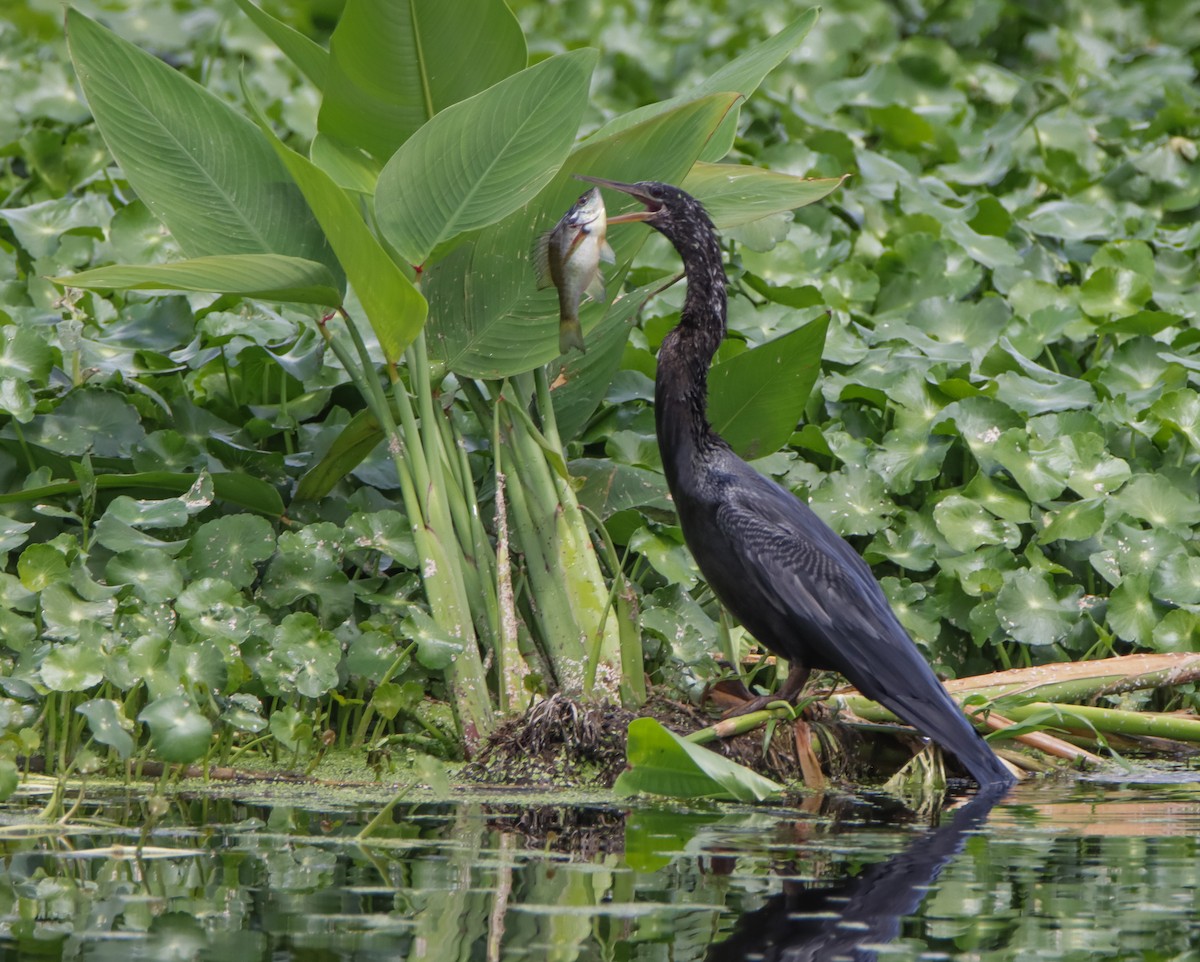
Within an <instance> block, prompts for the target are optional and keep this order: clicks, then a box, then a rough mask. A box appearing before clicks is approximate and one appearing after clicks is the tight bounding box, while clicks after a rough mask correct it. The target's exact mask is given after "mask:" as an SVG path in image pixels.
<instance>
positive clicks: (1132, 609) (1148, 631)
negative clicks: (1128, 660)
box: [1107, 575, 1163, 646]
mask: <svg viewBox="0 0 1200 962" xmlns="http://www.w3.org/2000/svg"><path fill="white" fill-rule="evenodd" d="M1162 615H1163V609H1162V606H1161V605H1158V604H1156V603H1155V602H1154V599H1152V598H1151V597H1150V586H1149V579H1148V578H1147V577H1146V576H1145V575H1131V576H1129V577H1126V578H1125V580H1124V581H1122V582H1121V583H1120V584H1119V585H1118V586H1117V588H1116V590H1114V591H1113V593H1112V594H1111V595H1109V596H1108V616H1107V619H1108V624H1109V627H1111V628H1112V630H1113V631H1115V632H1116V633H1117V635H1118V636H1119V637H1121V638H1123V639H1124V640H1125V641H1132V642H1134V643H1135V644H1138V645H1143V646H1144V645H1149V644H1150V640H1151V638H1152V636H1153V634H1154V628H1155V626H1156V625H1157V624H1158V622H1159V619H1161V618H1162Z"/></svg>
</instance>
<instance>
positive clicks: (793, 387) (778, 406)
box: [708, 317, 829, 458]
mask: <svg viewBox="0 0 1200 962" xmlns="http://www.w3.org/2000/svg"><path fill="white" fill-rule="evenodd" d="M828 328H829V318H828V317H820V318H818V319H817V320H815V321H810V322H809V323H808V324H805V325H804V326H803V327H801V328H798V329H797V330H794V331H791V332H790V333H788V334H784V335H783V336H782V337H777V338H775V340H773V341H768V342H767V343H766V344H760V345H759V346H758V347H755V348H751V349H750V350H749V351H744V352H743V353H741V354H737V355H735V356H734V357H731V358H729V359H728V360H726V361H721V362H720V363H718V364H714V365H713V367H712V370H711V371H710V372H709V375H708V386H709V391H710V395H709V402H708V418H709V420H710V421H711V422H712V425H713V427H714V428H715V429H716V431H717V433H718V434H720V435H721V436H722V437H723V438H725V440H727V441H728V442H729V443H730V445H731V446H732V447H733V449H734V450H735V451H736V452H737V453H738V454H739V455H741V456H742V457H743V458H761V457H764V456H765V455H768V454H772V453H774V452H775V451H778V450H779V449H780V448H781V447H783V445H784V444H785V443H786V442H787V439H788V438H790V437H791V436H792V432H793V431H795V430H796V424H797V422H798V421H799V420H800V417H801V415H802V414H803V413H804V405H805V404H806V403H807V402H808V395H809V392H810V391H812V387H813V385H814V384H815V383H816V381H817V375H818V374H819V373H820V370H821V352H822V351H823V350H824V347H825V333H826V331H827V330H828Z"/></svg>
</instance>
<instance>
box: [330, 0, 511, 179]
mask: <svg viewBox="0 0 1200 962" xmlns="http://www.w3.org/2000/svg"><path fill="white" fill-rule="evenodd" d="M329 50H330V55H331V56H330V63H329V73H328V79H327V82H326V84H325V90H324V93H325V97H324V100H323V102H322V104H321V113H320V115H319V116H318V118H317V129H318V130H319V131H320V132H321V133H322V134H324V135H325V136H327V137H330V138H332V139H333V140H337V141H340V142H342V143H344V144H353V145H354V146H356V147H361V148H362V149H363V150H365V151H367V153H369V154H370V155H371V156H372V157H374V158H375V159H376V160H377V161H378V162H379V163H380V164H383V163H386V162H387V160H388V158H390V157H391V156H392V154H393V153H395V151H396V148H398V147H399V146H400V145H401V144H402V143H404V142H405V141H406V140H408V138H409V137H411V136H412V135H413V134H414V133H415V132H416V131H417V130H418V129H419V128H420V127H421V126H422V125H423V124H424V123H425V122H426V121H427V120H429V119H430V118H431V117H433V116H434V115H435V114H437V113H438V112H439V111H441V110H444V109H445V108H446V107H449V106H450V105H451V104H456V103H458V102H459V101H462V100H465V99H467V98H468V97H471V96H473V95H474V94H477V93H479V92H480V91H481V90H485V89H487V88H488V87H490V86H492V85H493V84H496V83H499V82H500V81H501V80H503V79H504V78H505V77H508V76H509V75H511V74H513V73H516V72H517V71H518V70H521V69H522V68H524V67H525V63H526V52H525V37H524V34H523V33H522V31H521V25H520V24H519V23H518V22H517V19H516V17H514V16H513V14H512V12H511V11H509V9H508V7H506V6H505V5H504V3H503V2H502V0H407V2H403V3H396V2H393V0H348V2H347V3H346V7H345V10H344V11H343V12H342V16H341V18H340V19H339V20H338V25H337V29H336V30H335V31H334V32H333V36H332V37H331V38H330V41H329Z"/></svg>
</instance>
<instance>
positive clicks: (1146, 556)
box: [1104, 523, 1183, 584]
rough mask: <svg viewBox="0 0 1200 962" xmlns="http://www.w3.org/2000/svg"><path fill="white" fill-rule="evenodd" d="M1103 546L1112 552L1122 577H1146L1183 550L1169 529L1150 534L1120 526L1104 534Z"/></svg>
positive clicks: (1161, 529)
mask: <svg viewBox="0 0 1200 962" xmlns="http://www.w3.org/2000/svg"><path fill="white" fill-rule="evenodd" d="M1104 544H1105V545H1106V546H1108V547H1109V548H1110V551H1111V554H1112V558H1113V561H1114V562H1115V564H1116V565H1117V567H1118V569H1119V571H1120V573H1121V574H1123V575H1146V576H1147V577H1149V576H1150V575H1151V574H1153V573H1154V571H1155V569H1156V568H1158V566H1159V565H1160V564H1162V563H1163V561H1165V560H1166V559H1167V558H1169V557H1170V556H1171V555H1173V554H1175V553H1176V552H1178V551H1181V550H1183V541H1182V540H1181V539H1180V538H1179V537H1178V536H1177V535H1175V534H1172V533H1171V532H1170V531H1169V530H1167V529H1166V528H1157V529H1156V528H1151V529H1149V530H1147V529H1144V528H1137V527H1134V526H1132V525H1127V524H1121V523H1118V524H1114V525H1113V526H1112V527H1111V528H1110V529H1109V530H1108V531H1106V532H1105V534H1104ZM1118 580H1119V579H1118ZM1116 583H1117V582H1116V581H1114V582H1113V584H1116Z"/></svg>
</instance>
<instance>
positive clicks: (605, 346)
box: [548, 283, 662, 441]
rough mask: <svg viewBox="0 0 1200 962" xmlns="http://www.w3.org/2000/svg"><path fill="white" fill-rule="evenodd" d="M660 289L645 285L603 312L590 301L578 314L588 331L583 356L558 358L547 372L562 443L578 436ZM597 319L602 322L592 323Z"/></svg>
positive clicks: (609, 382) (652, 285) (601, 308)
mask: <svg viewBox="0 0 1200 962" xmlns="http://www.w3.org/2000/svg"><path fill="white" fill-rule="evenodd" d="M661 287H662V285H661V284H660V283H654V284H647V285H646V286H644V287H640V288H638V289H637V290H635V291H629V292H628V293H626V294H623V295H621V296H620V297H618V298H615V299H614V300H613V301H612V303H611V304H609V305H608V308H607V310H605V306H604V305H603V304H596V303H594V302H593V303H592V304H589V305H587V306H586V307H585V308H584V309H583V311H582V312H581V313H580V323H581V324H583V325H584V326H585V328H586V329H587V330H588V338H587V353H586V354H578V353H576V352H572V353H571V354H569V355H566V356H564V357H562V358H560V359H559V362H558V364H557V365H555V364H551V366H550V368H549V371H548V373H549V375H550V379H551V382H552V383H553V384H554V385H555V387H554V393H553V394H552V395H551V397H552V398H553V399H554V418H555V420H556V421H557V422H558V433H559V436H560V437H561V438H562V440H563V441H570V440H571V439H573V438H574V437H575V436H576V435H577V434H579V432H580V431H582V430H583V428H584V426H585V425H586V424H587V421H588V418H590V417H591V416H592V412H593V411H595V410H596V408H597V406H598V405H599V404H600V401H601V399H602V398H603V397H604V392H605V391H607V390H608V386H609V385H610V384H611V383H612V379H613V378H614V377H615V376H616V373H617V371H619V370H620V369H621V358H622V356H623V355H624V353H625V345H626V344H627V343H628V341H629V332H630V330H631V328H632V327H633V324H634V322H635V321H636V319H637V314H638V312H639V311H640V310H641V309H642V307H643V305H645V303H646V301H647V300H648V299H649V298H650V297H651V296H652V295H653V294H655V293H657V292H658V291H659V290H660V289H661ZM597 316H600V317H602V318H603V319H602V320H600V321H599V322H596V320H595V318H596V317H597ZM593 325H594V329H593Z"/></svg>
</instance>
